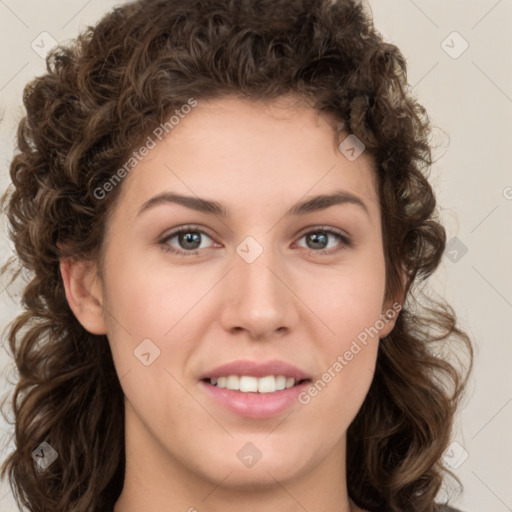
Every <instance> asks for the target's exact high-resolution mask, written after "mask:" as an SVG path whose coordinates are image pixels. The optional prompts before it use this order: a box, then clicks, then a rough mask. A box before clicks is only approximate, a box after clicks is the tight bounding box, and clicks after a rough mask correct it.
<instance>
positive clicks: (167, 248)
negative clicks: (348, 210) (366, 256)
mask: <svg viewBox="0 0 512 512" xmlns="http://www.w3.org/2000/svg"><path fill="white" fill-rule="evenodd" d="M190 232H193V233H201V234H202V235H206V236H207V237H208V238H211V239H212V240H213V237H211V236H210V235H209V234H208V233H206V231H203V230H202V229H199V228H198V227H197V226H184V227H182V228H180V229H177V230H176V231H173V232H172V233H170V234H169V235H167V236H166V237H165V238H163V239H162V240H161V241H160V246H161V247H162V250H163V251H165V252H168V253H172V254H176V255H178V256H196V255H197V252H198V251H199V250H200V249H194V250H190V251H184V250H182V249H176V248H174V247H172V246H170V245H169V244H168V243H167V242H168V241H169V240H171V239H172V238H174V237H175V236H177V235H179V234H181V233H190ZM319 232H321V233H324V234H328V235H332V236H334V237H336V238H338V239H339V240H341V242H342V245H343V246H342V247H341V248H340V249H335V250H333V249H309V250H310V251H313V252H320V251H326V253H324V254H325V255H327V256H329V255H331V254H335V253H338V252H340V251H342V250H343V249H345V248H349V247H351V246H352V243H351V241H350V239H349V238H348V237H347V236H345V235H343V234H341V233H340V232H338V231H335V230H334V229H332V228H329V227H319V228H314V229H312V230H311V231H307V232H306V233H304V234H303V235H302V236H301V237H300V238H299V240H300V239H302V238H304V237H305V236H306V235H309V234H311V233H319ZM214 241H215V240H214ZM303 249H304V248H303Z"/></svg>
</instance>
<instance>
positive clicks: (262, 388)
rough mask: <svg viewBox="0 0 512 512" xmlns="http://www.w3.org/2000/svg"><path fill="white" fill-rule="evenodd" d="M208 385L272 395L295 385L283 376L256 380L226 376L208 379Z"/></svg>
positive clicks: (269, 376) (291, 380)
mask: <svg viewBox="0 0 512 512" xmlns="http://www.w3.org/2000/svg"><path fill="white" fill-rule="evenodd" d="M210 384H212V385H214V386H215V385H217V387H219V388H227V389H232V390H235V391H241V392H242V393H274V392H275V391H282V390H283V389H285V388H286V389H288V388H291V387H292V386H294V385H295V379H294V378H293V377H285V376H284V375H276V376H274V375H267V376H266V377H262V378H260V379H258V378H257V377H252V376H250V375H242V376H241V377H239V376H238V375H228V376H225V377H218V378H213V379H210Z"/></svg>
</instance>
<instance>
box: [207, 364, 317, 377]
mask: <svg viewBox="0 0 512 512" xmlns="http://www.w3.org/2000/svg"><path fill="white" fill-rule="evenodd" d="M228 375H238V376H242V375H249V376H252V377H266V376H267V375H284V376H285V377H293V378H294V379H295V382H298V381H300V380H304V379H309V378H310V377H309V376H308V374H307V373H305V372H303V371H302V370H301V369H300V368H297V367H296V366H294V365H292V364H290V363H286V362H285V361H279V360H277V359H273V360H271V361H262V362H257V361H250V360H247V359H239V360H237V361H232V362H230V363H226V364H223V365H221V366H217V367H216V368H213V369H212V370H208V371H207V372H205V373H204V374H203V375H202V376H201V377H200V380H204V379H214V378H218V377H227V376H228Z"/></svg>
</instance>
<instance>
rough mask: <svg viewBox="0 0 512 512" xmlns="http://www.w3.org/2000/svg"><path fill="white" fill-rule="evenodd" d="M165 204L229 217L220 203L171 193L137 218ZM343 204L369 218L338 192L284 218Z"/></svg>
mask: <svg viewBox="0 0 512 512" xmlns="http://www.w3.org/2000/svg"><path fill="white" fill-rule="evenodd" d="M166 203H175V204H180V205H182V206H185V207H186V208H190V209H192V210H196V211H198V212H203V213H208V214H212V215H217V216H220V217H222V218H227V217H230V216H231V213H230V212H229V210H228V209H227V208H226V207H225V206H223V205H222V204H221V203H218V202H216V201H210V200H207V199H202V198H200V197H193V196H184V195H181V194H175V193H172V192H163V193H161V194H158V195H156V196H154V197H152V198H150V199H148V200H147V201H146V202H145V203H144V204H143V205H142V206H141V208H140V209H139V211H138V213H137V216H139V215H140V214H141V213H143V212H144V211H147V210H149V209H150V208H154V207H155V206H158V205H161V204H166ZM343 204H353V205H356V206H359V207H360V208H361V209H362V210H363V211H364V212H365V213H366V215H368V216H370V214H369V210H368V207H367V206H366V204H365V203H364V201H363V200H362V199H360V198H359V197H357V196H356V195H354V194H352V193H351V192H347V191H344V190H338V191H336V192H335V193H333V194H322V195H319V196H314V197H312V198H310V199H305V200H304V201H301V202H299V203H296V204H295V205H293V206H292V207H291V208H290V209H289V210H288V211H287V212H286V214H285V217H289V216H292V215H293V216H296V215H305V214H307V213H312V212H317V211H320V210H325V209H327V208H329V207H331V206H334V205H343Z"/></svg>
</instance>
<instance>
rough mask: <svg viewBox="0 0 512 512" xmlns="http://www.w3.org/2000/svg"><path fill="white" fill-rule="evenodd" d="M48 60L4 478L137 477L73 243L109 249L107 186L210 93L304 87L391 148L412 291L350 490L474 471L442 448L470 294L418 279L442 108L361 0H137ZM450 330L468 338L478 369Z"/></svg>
mask: <svg viewBox="0 0 512 512" xmlns="http://www.w3.org/2000/svg"><path fill="white" fill-rule="evenodd" d="M46 65H47V72H46V73H45V74H43V75H42V76H39V77H36V78H35V79H33V80H32V81H31V82H30V83H29V84H27V85H26V87H25V89H24V95H23V103H24V106H25V108H26V112H27V115H26V116H25V117H24V118H23V119H22V120H21V122H20V123H19V127H18V134H17V144H18V148H17V149H18V151H17V153H16V154H15V156H14V157H13V159H12V162H11V164H10V176H11V180H12V185H13V186H12V188H13V190H12V191H10V190H7V191H6V193H5V194H4V196H3V198H2V209H3V210H4V211H6V214H7V217H8V220H9V223H10V236H11V239H12V240H13V242H14V247H15V250H16V254H17V256H14V257H13V258H11V259H10V260H9V261H8V262H7V263H6V264H5V265H4V267H3V268H2V272H6V270H7V269H8V268H10V267H11V266H12V265H14V263H15V262H17V263H18V265H17V268H16V269H15V270H16V271H15V272H14V273H13V275H12V279H11V281H10V283H11V284H12V283H13V282H14V280H15V279H16V277H17V276H18V275H19V274H20V272H22V271H23V272H25V273H27V275H29V276H30V281H29V282H28V283H27V284H26V286H25V287H24V290H23V295H22V305H23V307H24V310H25V311H24V312H23V313H21V314H20V315H19V316H18V317H17V318H15V320H13V322H11V324H10V325H9V332H8V340H9V346H10V350H11V352H12V354H13V358H14V361H15V364H16V367H17V371H18V372H19V379H18V382H17V383H16V387H15V390H14V393H13V396H12V408H13V411H14V416H15V433H14V435H15V443H16V449H15V450H14V451H13V452H12V453H11V454H10V455H9V457H8V458H7V459H6V460H5V462H4V464H3V466H2V476H4V475H5V474H6V472H8V475H9V481H10V485H11V488H12V489H13V492H14V495H15V497H16V500H17V503H18V506H20V508H21V506H22V505H23V506H26V507H27V508H28V510H30V511H32V512H35V511H37V512H50V511H51V512H55V511H62V512H64V511H65V512H69V511H73V512H90V511H93V510H94V511H98V512H99V511H104V510H111V509H112V507H113V505H114V503H115V502H116V500H117V498H118V496H119V494H120V492H121V490H122V487H123V477H124V467H125V458H124V457H125V453H124V402H123V391H122V388H121V385H120V382H119V378H118V376H117V374H116V371H115V367H114V364H113V359H112V354H111V351H110V348H109V344H108V339H107V337H106V336H99V335H94V334H91V333H89V332H87V331H86V330H85V329H84V328H83V327H82V325H81V324H80V323H79V322H78V321H77V319H76V317H75V316H74V314H73V312H72V311H71V309H70V307H69V305H68V302H67V300H66V295H65V289H64V286H63V281H62V277H61V274H60V270H59V260H60V258H65V257H76V258H84V259H88V260H96V261H102V260H101V258H102V247H103V240H104V227H105V223H106V220H107V218H108V215H109V212H110V211H111V210H112V208H113V205H114V203H115V201H116V198H117V197H118V195H119V193H120V190H121V188H122V183H120V184H119V186H117V187H114V188H113V190H112V191H111V192H110V193H109V194H107V195H106V197H105V198H101V199H98V198H97V197H96V195H95V193H94V191H95V190H96V189H97V188H98V187H100V186H102V184H104V183H105V182H106V181H108V180H109V179H111V177H112V175H113V173H114V171H115V170H116V169H119V168H120V167H121V166H122V165H123V162H125V161H126V160H127V158H128V157H129V155H130V154H131V153H132V152H133V150H134V148H136V147H140V145H141V141H143V140H145V139H146V138H147V135H148V134H149V133H151V131H152V130H153V129H154V128H155V127H157V126H159V125H160V124H161V123H162V122H163V121H164V120H165V119H167V118H168V117H169V115H170V114H171V113H172V112H173V111H174V110H175V109H176V108H179V107H180V106H181V105H183V104H185V103H186V102H187V100H188V99H189V98H190V97H191V96H193V97H194V98H197V99H198V100H199V101H200V100H202V99H212V98H221V97H223V96H227V95H238V96H242V97H244V98H248V99H258V100H272V99H276V98H278V97H280V96H282V95H286V94H289V93H295V94H297V95H298V96H299V97H302V98H304V99H306V100H307V101H308V103H309V104H310V105H312V106H313V107H314V108H315V109H316V110H317V111H319V112H321V113H328V114H330V115H333V116H334V117H335V118H336V119H337V120H339V121H340V122H342V123H344V128H345V129H346V130H348V131H349V132H350V133H352V134H355V135H356V136H357V137H358V138H359V139H360V140H361V141H362V142H363V143H364V145H365V147H366V151H367V152H368V153H369V154H370V155H372V156H373V157H374V159H375V162H376V170H377V178H378V180H377V182H378V192H379V197H380V202H381V204H382V205H383V207H382V209H381V216H382V217H381V218H382V236H383V241H384V254H385V262H386V299H387V298H390V297H397V296H405V297H407V299H406V302H405V304H404V306H403V308H402V310H401V313H400V315H399V317H398V319H397V321H396V325H395V327H394V329H393V330H392V332H391V334H389V335H388V336H387V337H386V338H385V339H384V340H382V342H381V343H380V344H379V349H378V350H379V352H378V358H377V365H376V371H375V375H374V379H373V382H372V385H371V387H370V390H369V392H368V394H367V396H366V398H365V401H364V403H363V405H362V407H361V409H360V410H359V412H358V414H357V416H356V417H355V419H354V421H353V422H352V424H351V425H350V427H349V430H348V441H347V465H348V467H350V471H349V472H348V492H349V495H350V497H351V498H352V499H353V500H354V501H355V502H356V503H357V504H358V505H359V506H361V507H363V508H367V509H369V510H379V511H381V512H388V511H389V512H405V511H407V512H410V511H412V510H414V511H415V512H434V511H437V510H440V506H439V505H438V504H436V503H435V498H436V496H437V494H438V491H439V490H440V488H441V485H442V482H443V478H444V476H445V475H449V476H451V477H452V478H454V479H455V480H456V481H457V482H458V484H459V486H460V481H458V479H457V477H456V476H455V475H454V474H453V473H451V472H450V471H449V469H448V468H447V467H445V466H444V465H443V459H442V456H443V453H444V451H445V449H446V448H447V446H448V444H449V442H450V440H451V431H452V424H453V422H454V417H455V413H456V410H457V407H458V406H459V404H460V401H461V399H462V396H463V394H464V391H465V388H466V384H467V380H468V376H469V374H470V370H471V367H472V364H473V349H472V345H471V341H470V339H469V337H468V336H467V334H466V333H465V332H464V331H463V330H461V329H460V326H459V325H458V323H457V321H456V315H455V312H454V310H453V309H452V308H451V307H450V306H449V305H448V304H447V303H446V302H445V301H444V300H433V299H431V298H429V297H427V295H426V293H425V291H424V290H423V288H420V287H419V283H421V282H423V281H425V279H426V278H427V277H428V276H430V275H431V274H432V272H433V271H434V270H435V269H436V268H437V266H438V265H439V263H440V261H441V258H442V255H443V251H444V248H445V242H446V234H445V229H444V228H443V226H442V224H441V222H440V220H439V218H438V214H437V209H436V200H435V196H434V193H433V190H432V188H431V186H430V184H429V182H428V181H427V178H428V172H429V168H430V166H431V165H432V163H433V160H432V149H431V144H430V142H429V136H430V134H431V127H430V121H429V119H428V115H427V113H426V111H425V109H424V107H423V106H421V105H420V104H419V103H418V102H417V101H416V99H415V98H414V97H413V96H412V94H411V92H410V89H409V87H408V83H407V75H406V61H405V58H404V56H403V54H402V53H401V52H400V50H399V49H398V48H397V47H396V46H395V45H392V44H389V43H387V42H385V41H384V40H383V37H382V36H381V34H380V33H379V32H377V31H376V30H375V28H374V26H373V22H372V20H371V18H370V17H369V16H368V14H367V13H366V12H365V10H364V9H363V7H362V6H361V5H360V2H356V1H355V0H331V1H321V0H251V1H238V0H224V1H221V0H179V1H178V0H138V1H134V2H131V3H127V4H125V5H121V6H118V7H116V8H115V9H113V10H112V11H111V12H109V13H108V14H107V15H105V16H104V17H103V18H102V19H101V20H100V21H99V22H98V23H97V24H96V25H95V26H94V27H87V28H86V29H85V30H84V31H83V32H82V33H81V34H80V35H79V36H78V37H77V38H76V39H75V40H73V41H72V42H71V43H69V44H67V45H59V46H58V47H56V48H55V49H53V50H52V51H51V53H50V54H49V55H48V57H47V61H46ZM403 270H405V272H406V275H407V282H406V283H405V286H404V284H403V282H402V280H401V277H400V276H401V272H402V271H403ZM413 284H414V285H415V287H414V288H411V286H412V285H413ZM414 291H417V292H418V293H417V294H415V293H414ZM427 302H428V303H429V304H430V305H428V304H427ZM440 347H441V348H442V347H448V348H449V349H450V350H452V349H453V348H454V347H457V349H458V350H459V352H458V354H465V355H466V360H465V363H464V364H463V365H462V366H465V367H464V368H462V367H461V365H459V364H454V363H453V362H450V360H449V358H448V357H446V356H443V355H441V354H440V353H439V349H440ZM452 353H455V350H452ZM459 362H460V361H459ZM70 390H72V392H70ZM44 441H47V442H49V444H50V445H51V446H52V447H53V448H54V449H55V450H56V451H57V453H66V454H67V456H66V458H65V460H64V458H63V457H59V458H57V460H55V462H54V463H53V464H52V465H51V466H50V467H49V468H48V469H47V470H46V471H45V472H40V471H39V470H38V469H37V467H36V464H34V460H33V459H32V456H31V454H32V452H33V451H34V450H35V449H36V448H37V447H38V446H39V445H40V443H42V442H44Z"/></svg>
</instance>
